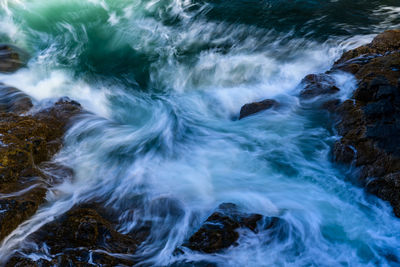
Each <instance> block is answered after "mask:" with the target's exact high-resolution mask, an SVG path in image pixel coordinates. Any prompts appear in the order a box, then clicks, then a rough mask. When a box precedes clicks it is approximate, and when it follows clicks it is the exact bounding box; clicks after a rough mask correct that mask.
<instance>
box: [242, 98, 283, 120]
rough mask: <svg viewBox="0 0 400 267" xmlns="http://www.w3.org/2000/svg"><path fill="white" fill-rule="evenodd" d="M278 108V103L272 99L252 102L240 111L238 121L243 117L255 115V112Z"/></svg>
mask: <svg viewBox="0 0 400 267" xmlns="http://www.w3.org/2000/svg"><path fill="white" fill-rule="evenodd" d="M278 106H279V103H278V102H277V101H275V100H272V99H266V100H263V101H260V102H253V103H249V104H246V105H244V106H243V107H242V108H241V109H240V116H239V120H240V119H243V118H244V117H247V116H250V115H252V114H255V113H257V112H260V111H262V110H267V109H270V108H274V107H278Z"/></svg>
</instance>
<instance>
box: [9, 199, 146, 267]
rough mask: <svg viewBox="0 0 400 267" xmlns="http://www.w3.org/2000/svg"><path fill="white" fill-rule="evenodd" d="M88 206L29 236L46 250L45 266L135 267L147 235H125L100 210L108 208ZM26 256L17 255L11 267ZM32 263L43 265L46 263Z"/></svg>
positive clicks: (27, 251)
mask: <svg viewBox="0 0 400 267" xmlns="http://www.w3.org/2000/svg"><path fill="white" fill-rule="evenodd" d="M84 206H85V207H81V206H76V207H74V208H72V209H71V210H70V211H68V212H67V213H66V214H64V215H62V216H60V217H59V218H56V220H54V221H53V222H51V223H48V224H46V225H45V226H43V227H42V228H41V229H39V230H38V231H37V232H35V233H34V234H32V235H31V236H29V237H28V240H30V241H33V242H34V243H35V244H37V245H38V246H39V247H46V251H47V254H48V255H46V256H47V261H45V264H47V262H48V263H49V264H50V265H51V266H53V265H54V264H56V265H57V266H91V265H88V262H92V263H93V266H99V265H101V266H116V265H118V266H132V265H134V264H135V261H134V260H133V259H132V255H133V254H134V253H135V251H136V249H137V247H138V246H139V245H140V244H141V243H142V242H143V241H144V240H145V239H146V238H147V236H144V235H140V236H132V235H124V234H121V233H119V232H117V231H116V230H115V229H114V227H113V225H112V223H110V222H109V221H108V220H107V219H105V218H104V217H103V216H102V215H100V213H99V212H98V211H97V210H96V209H99V210H104V209H102V208H101V207H98V206H97V205H92V207H91V208H88V204H85V205H84ZM29 253H35V251H29V250H24V251H23V254H27V255H29ZM23 254H20V253H16V254H15V255H13V256H12V257H11V258H10V259H9V260H8V262H7V266H14V264H15V263H20V262H24V261H27V259H25V258H24V256H23ZM117 254H120V256H117ZM90 259H91V260H90ZM31 262H32V263H34V264H37V265H39V263H40V262H43V260H40V261H31ZM37 265H34V266H37ZM50 265H49V266H50ZM44 266H46V265H44Z"/></svg>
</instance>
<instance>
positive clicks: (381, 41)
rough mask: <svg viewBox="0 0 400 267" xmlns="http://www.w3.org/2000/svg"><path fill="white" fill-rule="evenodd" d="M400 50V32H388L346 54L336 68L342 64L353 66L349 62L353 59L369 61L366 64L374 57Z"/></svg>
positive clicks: (397, 30) (396, 30) (336, 64)
mask: <svg viewBox="0 0 400 267" xmlns="http://www.w3.org/2000/svg"><path fill="white" fill-rule="evenodd" d="M399 49H400V30H399V29H395V30H388V31H385V32H383V33H381V34H379V35H378V36H376V37H375V38H374V40H373V41H372V42H371V43H370V44H367V45H363V46H360V47H358V48H356V49H353V50H350V51H347V52H345V53H344V54H343V55H342V57H341V58H340V59H339V60H338V61H336V62H335V66H334V67H336V66H338V65H340V64H342V63H346V64H344V65H351V63H353V62H349V61H350V60H352V59H357V58H364V59H367V60H366V61H365V63H369V61H370V60H371V58H372V57H375V56H379V55H383V54H385V53H388V52H389V53H390V52H392V51H396V50H399Z"/></svg>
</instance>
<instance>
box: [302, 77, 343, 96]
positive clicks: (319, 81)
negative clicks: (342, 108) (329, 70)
mask: <svg viewBox="0 0 400 267" xmlns="http://www.w3.org/2000/svg"><path fill="white" fill-rule="evenodd" d="M301 84H302V85H303V86H304V88H303V90H302V91H301V92H300V98H302V99H311V98H314V97H318V96H322V95H332V94H335V93H337V92H339V91H340V89H339V88H338V87H337V86H336V82H335V80H334V79H333V78H332V77H331V76H330V75H328V74H324V73H320V74H310V75H307V76H306V77H305V78H304V79H303V80H302V81H301Z"/></svg>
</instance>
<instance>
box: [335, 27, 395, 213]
mask: <svg viewBox="0 0 400 267" xmlns="http://www.w3.org/2000/svg"><path fill="white" fill-rule="evenodd" d="M399 49H400V30H389V31H386V32H384V33H382V34H380V35H378V36H377V37H376V38H375V39H374V40H373V41H372V42H371V43H370V44H367V45H365V46H361V47H359V48H356V49H354V50H350V51H348V52H346V53H344V54H343V56H342V57H341V58H340V59H339V60H338V61H337V62H336V63H335V64H334V66H333V68H332V71H335V70H342V71H347V72H350V73H352V74H354V75H355V77H356V78H357V80H358V87H357V89H356V90H355V91H354V93H353V97H352V99H349V100H347V101H345V102H343V103H341V104H339V105H338V106H337V107H335V109H334V110H335V112H336V115H337V117H338V123H337V125H336V129H337V130H338V133H339V135H341V136H342V137H341V139H340V140H339V141H337V142H336V144H335V146H334V149H333V154H334V158H335V160H336V161H338V162H341V163H345V164H350V163H352V164H354V166H356V167H358V169H359V174H358V178H359V180H360V181H361V182H362V184H363V185H365V186H366V188H367V190H368V191H369V192H371V193H373V194H376V195H377V196H378V197H380V198H382V199H384V200H387V201H389V202H390V203H391V205H392V206H393V208H394V213H395V214H396V216H398V217H400V186H399V184H400V176H399V175H398V174H399V172H400V145H399V144H400V51H399Z"/></svg>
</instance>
